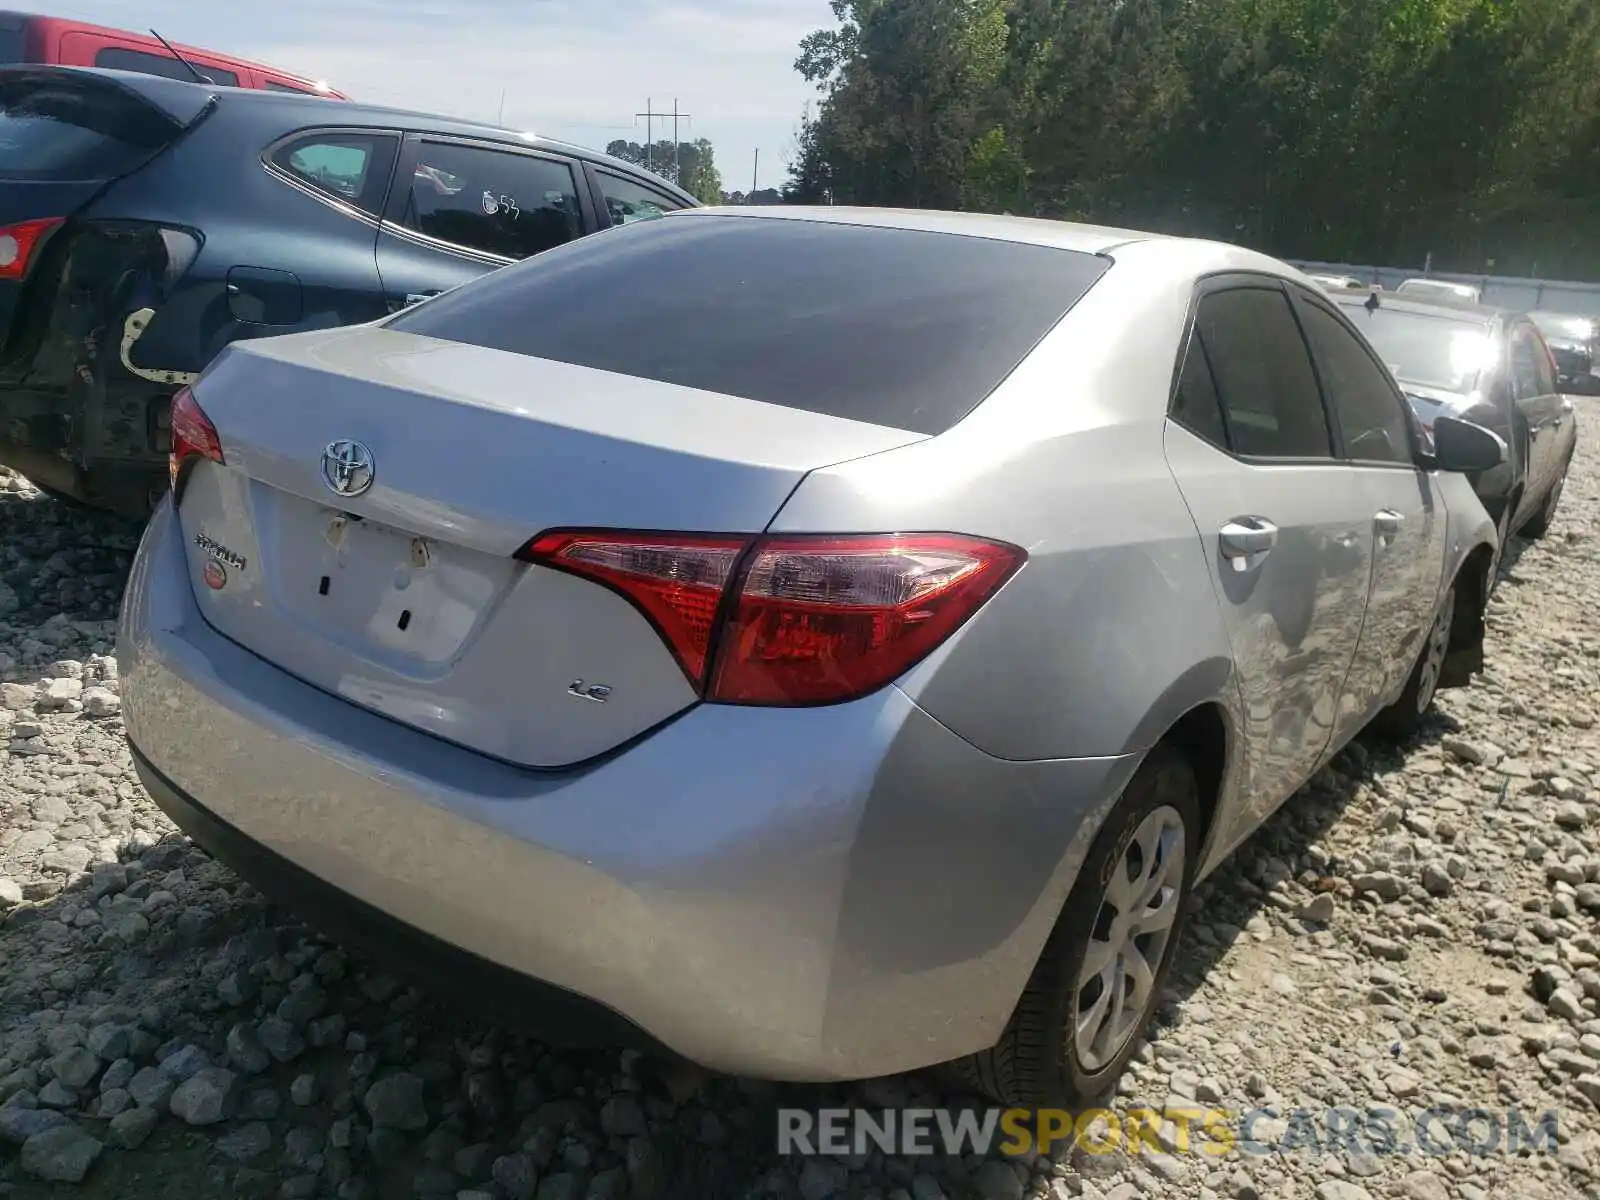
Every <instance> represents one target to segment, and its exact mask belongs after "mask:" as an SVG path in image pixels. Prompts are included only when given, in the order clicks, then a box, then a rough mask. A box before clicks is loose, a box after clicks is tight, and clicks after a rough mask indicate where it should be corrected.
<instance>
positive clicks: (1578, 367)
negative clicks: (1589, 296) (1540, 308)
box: [1528, 312, 1600, 396]
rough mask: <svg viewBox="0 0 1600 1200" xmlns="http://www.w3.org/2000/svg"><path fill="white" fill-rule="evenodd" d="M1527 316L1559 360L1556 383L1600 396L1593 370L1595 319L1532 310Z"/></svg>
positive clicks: (1599, 380) (1598, 378)
mask: <svg viewBox="0 0 1600 1200" xmlns="http://www.w3.org/2000/svg"><path fill="white" fill-rule="evenodd" d="M1528 317H1529V318H1530V319H1531V320H1532V321H1533V323H1534V324H1535V325H1537V326H1538V327H1539V332H1540V333H1542V334H1544V340H1545V343H1546V345H1548V346H1549V347H1550V353H1551V355H1552V356H1554V358H1555V360H1556V384H1557V386H1558V387H1560V388H1561V390H1562V391H1564V392H1572V393H1574V394H1576V395H1580V396H1595V395H1600V375H1596V374H1595V373H1594V365H1595V363H1594V360H1595V348H1596V342H1597V334H1600V329H1597V327H1596V322H1595V320H1594V319H1593V318H1592V317H1581V316H1578V315H1577V314H1576V313H1559V312H1531V313H1529V314H1528Z"/></svg>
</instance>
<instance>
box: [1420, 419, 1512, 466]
mask: <svg viewBox="0 0 1600 1200" xmlns="http://www.w3.org/2000/svg"><path fill="white" fill-rule="evenodd" d="M1427 457H1428V458H1429V459H1431V461H1430V462H1428V463H1427V464H1426V465H1428V466H1430V467H1432V468H1433V469H1434V470H1436V471H1455V472H1460V473H1462V474H1474V473H1476V472H1478V471H1492V470H1494V468H1496V467H1498V466H1499V465H1500V464H1501V463H1503V462H1505V461H1506V457H1507V455H1506V444H1505V441H1504V439H1502V438H1501V437H1500V435H1499V434H1497V433H1494V432H1493V431H1491V430H1488V429H1485V428H1484V427H1483V426H1482V425H1474V424H1473V423H1472V422H1471V421H1463V420H1461V419H1460V418H1459V417H1445V416H1440V417H1436V418H1435V419H1434V422H1433V453H1432V454H1431V455H1428V456H1427Z"/></svg>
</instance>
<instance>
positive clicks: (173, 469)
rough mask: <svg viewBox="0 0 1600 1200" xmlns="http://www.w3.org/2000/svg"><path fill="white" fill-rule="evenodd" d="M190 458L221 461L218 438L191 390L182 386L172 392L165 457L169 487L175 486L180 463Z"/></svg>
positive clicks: (180, 469) (214, 427)
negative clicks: (169, 436) (169, 443)
mask: <svg viewBox="0 0 1600 1200" xmlns="http://www.w3.org/2000/svg"><path fill="white" fill-rule="evenodd" d="M191 458H209V459H210V460H211V461H212V462H214V463H221V462H222V440H221V439H220V438H218V437H217V429H216V426H214V425H213V424H212V423H211V418H210V417H208V416H206V414H205V410H204V409H203V408H201V407H200V402H199V401H198V400H196V399H195V398H194V393H193V392H191V391H190V390H189V389H188V388H186V387H182V388H179V389H178V390H177V391H176V392H174V393H173V395H172V453H171V455H170V456H169V457H168V459H167V474H168V476H169V477H170V478H171V481H172V486H173V487H177V486H178V475H179V473H180V472H181V471H182V470H183V464H184V463H185V462H187V461H188V460H189V459H191Z"/></svg>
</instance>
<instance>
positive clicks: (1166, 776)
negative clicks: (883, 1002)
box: [952, 745, 1200, 1108]
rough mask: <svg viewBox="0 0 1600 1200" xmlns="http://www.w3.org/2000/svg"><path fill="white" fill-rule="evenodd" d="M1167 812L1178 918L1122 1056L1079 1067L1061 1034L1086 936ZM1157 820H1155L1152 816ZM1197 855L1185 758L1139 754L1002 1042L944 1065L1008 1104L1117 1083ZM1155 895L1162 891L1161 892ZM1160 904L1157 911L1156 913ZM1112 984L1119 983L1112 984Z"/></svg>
mask: <svg viewBox="0 0 1600 1200" xmlns="http://www.w3.org/2000/svg"><path fill="white" fill-rule="evenodd" d="M1168 811H1175V812H1176V814H1177V817H1178V818H1179V821H1180V822H1181V828H1182V843H1181V844H1182V848H1183V858H1182V863H1181V866H1180V867H1176V868H1174V869H1175V870H1177V871H1178V878H1177V881H1176V888H1177V894H1176V896H1175V897H1171V902H1172V903H1174V904H1175V905H1176V913H1175V915H1174V918H1173V922H1172V925H1171V927H1170V928H1169V930H1168V932H1167V933H1166V936H1165V941H1164V944H1163V945H1162V947H1161V950H1160V961H1159V962H1158V963H1156V964H1155V966H1154V968H1153V972H1152V979H1153V982H1152V983H1151V984H1150V987H1149V994H1148V997H1147V998H1146V1000H1145V1002H1144V1003H1142V1004H1141V1005H1139V1012H1138V1015H1137V1017H1136V1018H1135V1019H1134V1020H1133V1021H1132V1025H1131V1029H1132V1032H1131V1034H1130V1035H1129V1036H1128V1037H1127V1041H1126V1043H1125V1044H1124V1045H1122V1047H1121V1049H1120V1050H1116V1051H1115V1052H1114V1053H1110V1054H1109V1056H1108V1057H1107V1058H1105V1059H1104V1060H1103V1061H1101V1062H1098V1063H1095V1064H1093V1067H1092V1069H1090V1067H1087V1066H1085V1063H1084V1060H1083V1059H1082V1057H1081V1056H1080V1054H1079V1052H1078V1048H1077V1046H1076V1044H1075V1039H1074V1038H1072V1037H1068V1036H1067V1029H1068V1024H1069V1022H1071V1021H1072V1020H1073V1018H1074V1017H1075V1015H1076V1009H1075V1001H1076V1000H1077V998H1078V996H1079V995H1080V994H1081V991H1080V989H1079V987H1078V982H1079V980H1078V976H1079V972H1080V970H1081V968H1082V966H1083V964H1084V961H1085V956H1086V954H1087V953H1088V950H1089V947H1090V938H1091V935H1092V934H1094V933H1095V932H1096V929H1097V926H1099V927H1103V926H1102V922H1101V917H1102V907H1103V906H1105V907H1106V908H1107V909H1108V911H1109V910H1110V906H1107V905H1105V893H1106V888H1107V885H1108V884H1109V883H1111V882H1112V880H1113V876H1114V874H1115V871H1116V868H1117V867H1118V866H1119V864H1123V863H1124V855H1125V854H1127V853H1128V852H1129V849H1130V846H1131V845H1132V843H1133V840H1134V835H1135V834H1136V833H1137V832H1139V829H1140V826H1141V825H1142V824H1143V823H1144V822H1145V821H1146V820H1147V819H1152V820H1158V819H1165V816H1166V813H1167V812H1168ZM1158 813H1159V814H1161V817H1160V818H1157V817H1155V816H1154V814H1158ZM1199 855H1200V794H1199V786H1198V785H1197V784H1196V782H1195V776H1194V770H1193V768H1192V767H1191V766H1190V765H1189V761H1188V759H1186V758H1185V757H1184V756H1183V755H1182V754H1180V753H1178V752H1177V751H1176V750H1174V749H1172V748H1171V747H1169V746H1164V745H1162V746H1157V747H1156V748H1155V749H1153V750H1151V751H1150V753H1149V754H1148V755H1146V756H1145V760H1144V762H1143V763H1141V764H1140V766H1139V769H1138V771H1136V772H1135V773H1134V776H1133V778H1132V779H1131V780H1129V782H1128V786H1127V787H1126V788H1125V789H1123V793H1122V796H1121V797H1120V798H1119V799H1118V801H1117V804H1116V806H1115V807H1114V808H1113V809H1112V810H1111V814H1110V815H1109V816H1108V817H1107V818H1106V821H1105V824H1104V825H1103V826H1101V829H1100V832H1099V833H1098V834H1097V835H1096V836H1095V839H1094V844H1093V846H1091V847H1090V849H1089V854H1088V856H1087V857H1086V858H1085V859H1084V862H1083V867H1082V869H1081V870H1080V872H1079V874H1078V881H1077V883H1076V884H1075V885H1074V887H1073V889H1072V894H1071V896H1069V897H1068V899H1067V902H1066V904H1065V906H1063V908H1062V912H1061V916H1060V917H1059V918H1058V919H1057V921H1056V926H1055V929H1054V930H1053V931H1052V932H1051V934H1050V938H1049V940H1048V941H1047V942H1046V943H1045V947H1044V951H1043V953H1042V954H1040V956H1039V962H1038V964H1037V965H1036V966H1035V967H1034V969H1033V975H1032V977H1031V978H1029V980H1028V986H1027V987H1026V988H1025V989H1024V990H1023V993H1022V998H1021V999H1020V1000H1018V1001H1017V1007H1016V1010H1015V1011H1014V1012H1013V1013H1012V1015H1011V1020H1010V1022H1009V1023H1008V1024H1007V1025H1006V1029H1005V1032H1004V1033H1003V1034H1001V1035H1000V1040H999V1041H998V1042H997V1043H996V1044H995V1045H994V1046H993V1047H991V1048H990V1049H988V1050H985V1051H982V1052H981V1053H978V1054H974V1055H970V1056H968V1057H967V1058H964V1059H961V1060H959V1061H958V1062H956V1063H954V1064H952V1066H954V1067H955V1068H956V1073H957V1074H958V1075H959V1076H960V1077H961V1078H962V1079H964V1080H965V1081H966V1082H967V1083H968V1084H969V1085H970V1086H972V1087H974V1088H976V1089H977V1090H978V1091H980V1092H983V1093H984V1094H986V1095H988V1096H989V1097H990V1098H992V1099H994V1100H996V1101H998V1102H1000V1103H1001V1104H1005V1105H1008V1106H1015V1107H1036V1106H1057V1107H1063V1108H1074V1107H1080V1106H1082V1105H1084V1104H1086V1103H1088V1102H1090V1101H1092V1100H1093V1099H1095V1098H1096V1097H1098V1096H1100V1095H1102V1094H1103V1093H1104V1092H1105V1091H1106V1090H1107V1089H1108V1088H1109V1087H1110V1086H1111V1085H1112V1084H1114V1083H1115V1082H1116V1080H1117V1077H1118V1076H1120V1075H1121V1074H1122V1072H1123V1070H1125V1069H1126V1067H1127V1065H1128V1062H1129V1060H1130V1059H1132V1057H1133V1055H1134V1053H1135V1051H1137V1050H1138V1048H1139V1045H1140V1042H1141V1041H1142V1035H1143V1033H1144V1030H1145V1029H1146V1028H1147V1027H1148V1026H1149V1023H1150V1018H1151V1016H1152V1015H1153V1014H1154V1012H1155V1010H1156V1007H1157V1005H1158V1004H1159V1003H1160V999H1161V992H1162V988H1163V986H1164V985H1165V983H1166V979H1167V975H1168V973H1169V971H1170V970H1171V967H1172V961H1173V958H1174V957H1175V955H1176V950H1177V947H1178V944H1179V940H1180V938H1181V936H1182V932H1183V923H1184V916H1185V913H1186V910H1187V908H1188V904H1189V891H1190V888H1191V887H1192V885H1193V883H1194V871H1195V866H1196V864H1197V863H1198V861H1199ZM1163 890H1165V889H1164V888H1163ZM1164 906H1165V905H1164V904H1163V905H1162V907H1164ZM1118 982H1119V985H1120V983H1121V977H1120V976H1119V977H1118Z"/></svg>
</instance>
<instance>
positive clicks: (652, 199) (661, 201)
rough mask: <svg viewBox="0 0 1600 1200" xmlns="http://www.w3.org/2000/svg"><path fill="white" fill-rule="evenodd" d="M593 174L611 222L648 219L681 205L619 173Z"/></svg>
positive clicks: (602, 172) (623, 223)
mask: <svg viewBox="0 0 1600 1200" xmlns="http://www.w3.org/2000/svg"><path fill="white" fill-rule="evenodd" d="M595 177H596V178H597V179H598V180H599V181H600V194H601V195H603V196H604V197H605V198H606V211H607V212H608V213H610V214H611V223H612V224H613V225H631V224H632V223H633V222H635V221H648V220H650V219H651V218H653V217H661V216H665V215H666V214H667V213H669V212H673V211H674V210H676V209H680V208H682V207H683V205H682V204H679V203H678V202H677V201H676V200H669V199H668V198H667V196H666V194H665V193H663V192H658V191H656V190H655V188H651V187H645V186H644V185H643V184H641V183H635V182H634V181H633V180H631V179H624V178H623V177H622V176H621V175H613V174H611V172H609V171H596V172H595Z"/></svg>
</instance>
